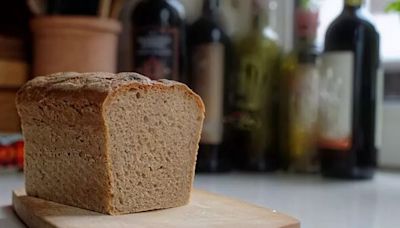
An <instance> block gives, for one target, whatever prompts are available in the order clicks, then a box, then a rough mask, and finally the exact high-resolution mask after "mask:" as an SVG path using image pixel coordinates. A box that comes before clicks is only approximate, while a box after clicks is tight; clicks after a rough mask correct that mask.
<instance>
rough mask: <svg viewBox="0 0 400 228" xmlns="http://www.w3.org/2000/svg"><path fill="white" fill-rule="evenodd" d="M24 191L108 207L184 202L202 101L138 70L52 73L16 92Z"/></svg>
mask: <svg viewBox="0 0 400 228" xmlns="http://www.w3.org/2000/svg"><path fill="white" fill-rule="evenodd" d="M17 109H18V113H19V115H20V117H21V122H22V131H23V135H24V138H25V151H26V156H25V157H26V160H25V182H26V183H25V185H26V191H27V194H28V195H30V196H34V197H39V198H42V199H46V200H51V201H54V202H58V203H62V204H66V205H71V206H76V207H80V208H85V209H89V210H93V211H98V212H102V213H107V214H113V215H115V214H125V213H132V212H140V211H147V210H154V209H162V208H170V207H177V206H182V205H185V204H187V203H188V201H189V198H190V191H191V188H192V182H193V176H194V168H195V162H196V155H197V149H198V143H199V139H200V133H201V128H202V123H203V119H204V105H203V103H202V101H201V99H200V97H199V96H197V95H196V94H195V93H193V92H192V91H191V90H190V89H189V88H188V87H187V86H185V85H184V84H181V83H178V82H173V81H168V80H160V81H151V80H150V79H148V78H146V77H144V76H141V75H138V74H135V73H120V74H111V73H83V74H80V73H58V74H55V75H50V76H46V77H37V78H35V79H33V80H31V81H30V82H28V83H27V84H25V85H24V86H23V87H22V88H21V90H20V91H19V92H18V94H17Z"/></svg>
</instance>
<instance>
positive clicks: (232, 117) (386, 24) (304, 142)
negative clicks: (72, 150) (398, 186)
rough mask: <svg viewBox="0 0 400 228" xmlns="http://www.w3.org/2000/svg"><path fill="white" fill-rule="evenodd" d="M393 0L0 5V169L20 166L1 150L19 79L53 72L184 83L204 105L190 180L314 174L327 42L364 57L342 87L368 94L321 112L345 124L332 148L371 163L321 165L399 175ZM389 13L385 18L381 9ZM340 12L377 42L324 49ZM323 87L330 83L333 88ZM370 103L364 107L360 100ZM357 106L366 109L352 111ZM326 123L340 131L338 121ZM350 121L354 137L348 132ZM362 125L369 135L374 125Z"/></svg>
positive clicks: (12, 138) (399, 32) (11, 123)
mask: <svg viewBox="0 0 400 228" xmlns="http://www.w3.org/2000/svg"><path fill="white" fill-rule="evenodd" d="M392 2H394V1H390V0H385V1H382V0H380V1H378V0H376V1H375V0H365V1H351V0H349V1H343V0H329V1H327V0H280V1H273V0H251V1H238V0H220V1H215V0H209V1H206V0H196V1H193V0H190V1H189V0H181V1H178V0H176V1H170V0H168V1H167V0H165V1H161V0H157V1H155V0H153V1H150V0H142V1H139V0H126V1H123V0H113V1H111V0H109V1H108V0H102V1H99V0H90V1H84V2H83V1H77V0H70V1H63V0H29V1H24V0H16V1H10V2H6V3H4V4H5V5H4V7H5V8H6V9H7V10H5V11H4V13H2V14H1V15H0V50H1V51H0V88H1V89H0V101H1V102H0V110H1V113H0V132H1V133H4V134H3V137H2V138H1V141H0V142H1V144H2V148H3V149H2V150H0V164H2V165H3V166H8V165H9V164H11V163H13V164H14V163H19V164H20V166H21V162H22V158H21V157H22V153H20V152H15V153H14V152H13V153H11V152H10V151H12V150H10V149H9V148H10V145H13V144H15V143H16V142H18V141H19V140H18V139H20V137H18V133H19V132H20V127H19V126H20V125H19V118H18V116H17V113H16V111H15V107H14V95H15V92H16V91H17V90H18V88H19V87H20V86H21V85H22V84H23V83H24V82H25V81H27V80H28V79H30V78H33V77H35V76H38V75H46V74H50V73H54V72H59V71H78V72H83V71H109V72H121V71H137V72H140V73H142V74H145V75H147V76H149V77H151V78H153V79H158V78H168V79H174V80H179V81H182V82H184V83H187V84H188V85H189V86H190V87H191V88H192V89H194V90H195V91H196V92H197V93H199V94H200V95H201V96H202V97H203V100H204V102H205V103H206V108H207V119H206V121H205V125H204V132H203V135H202V141H201V145H200V151H199V160H198V167H197V168H198V172H221V171H231V170H252V171H276V170H285V171H294V172H311V173H318V172H319V171H320V163H321V160H324V159H323V157H324V155H323V154H324V153H322V152H323V149H321V143H320V142H319V141H321V137H322V136H321V135H322V133H321V131H324V130H322V129H323V128H324V125H327V124H326V123H325V124H324V123H322V122H323V121H322V120H321V119H324V116H323V112H324V111H323V109H327V108H326V107H325V108H324V106H323V105H321V103H325V102H323V98H322V96H323V93H324V88H323V85H324V84H326V83H325V82H326V80H324V78H325V77H324V69H327V68H329V67H332V66H328V67H327V66H326V64H324V62H325V63H326V61H324V59H326V58H324V56H326V55H329V51H330V50H328V49H329V47H327V46H329V45H330V46H335V45H336V49H335V48H333V50H331V51H336V52H337V51H342V52H343V51H345V49H346V50H351V52H354V53H356V55H358V54H357V53H359V54H360V55H364V57H363V58H360V59H359V61H358V62H357V61H356V62H357V63H354V67H353V68H355V69H353V71H354V72H352V75H351V77H354V78H358V77H360V79H356V80H353V79H352V81H350V82H345V84H348V86H347V87H349V86H351V85H352V86H353V87H354V88H356V87H359V86H361V88H364V89H365V91H367V90H369V91H372V92H370V93H368V91H367V92H366V93H365V94H362V93H363V92H360V93H359V94H357V92H354V93H353V94H348V95H347V96H348V97H346V98H343V97H341V98H340V99H345V100H347V101H350V103H351V104H350V106H351V108H350V109H351V110H349V107H347V111H342V113H341V114H338V113H336V114H334V112H333V111H332V110H331V109H330V110H328V111H327V112H329V113H331V114H330V115H331V116H335V115H336V116H337V117H333V118H342V120H343V118H344V119H345V120H343V121H347V122H348V123H347V125H348V126H347V128H349V126H350V125H352V124H353V126H352V129H351V131H352V133H351V134H353V135H355V136H353V137H351V138H352V144H353V147H351V148H350V147H349V148H347V149H346V148H344V149H341V150H343V151H344V150H348V151H349V152H347V154H355V155H351V156H353V157H354V156H356V157H357V156H359V155H358V154H359V153H360V154H367V153H370V154H372V155H370V156H369V157H366V158H365V159H364V160H369V161H367V162H366V163H365V164H361V163H360V164H357V161H355V160H357V159H356V158H349V157H348V158H343V159H341V158H328V160H332V159H339V160H340V159H341V160H346V159H347V160H349V161H350V160H352V161H350V162H348V164H342V165H344V166H348V167H349V166H363V167H365V166H368V167H374V166H375V165H376V164H378V166H379V167H382V168H398V167H400V153H398V152H397V147H398V146H399V145H400V144H399V142H398V140H397V129H399V127H400V119H399V117H398V116H399V114H400V103H398V99H399V98H398V97H399V94H400V77H399V72H400V68H399V63H400V45H399V44H398V40H399V39H400V19H399V12H397V11H396V2H394V3H392ZM357 4H358V5H359V6H362V7H359V6H357ZM390 4H392V5H391V6H392V8H393V9H392V10H390V9H389V8H390V7H388V6H389V5H390ZM397 4H398V3H397ZM346 7H347V8H346ZM350 8H351V10H354V15H355V16H354V18H355V19H349V18H347V19H346V20H348V21H347V22H344V23H343V25H341V24H340V23H339V25H337V27H339V28H340V27H343V28H345V29H344V30H343V31H344V32H346V31H347V32H348V33H352V31H350V30H351V29H353V30H354V31H357V29H358V30H359V29H360V28H361V27H362V26H364V25H363V23H364V22H360V21H367V22H366V23H369V24H371V26H374V28H373V31H370V32H371V33H373V32H375V31H376V37H378V38H377V40H373V39H372V38H371V39H369V38H368V36H370V35H368V34H367V33H366V35H364V36H365V37H367V38H365V37H364V38H363V37H357V36H354V37H347V38H346V39H347V40H346V39H345V38H344V39H342V40H340V38H338V37H336V38H335V36H336V35H335V34H331V35H329V36H330V37H333V38H332V39H335V40H334V41H332V43H333V44H332V45H331V44H329V45H326V44H325V40H327V39H328V38H329V37H328V36H326V31H327V29H328V27H329V26H330V25H331V24H332V21H333V20H334V19H335V18H336V17H338V15H340V14H342V15H343V12H345V11H346V9H347V10H348V9H350ZM358 8H360V10H359V9H358ZM385 9H386V10H385ZM358 11H360V12H358ZM358 17H359V18H362V19H357V18H358ZM351 20H353V22H354V23H360V26H359V27H360V28H358V27H357V26H356V27H354V26H353V27H354V28H352V27H351V25H350V24H352V23H353V22H352V21H351ZM357 20H358V22H357ZM332 26H334V25H333V24H332ZM346 28H347V29H346ZM345 30H346V31H345ZM337 33H340V32H337ZM335 42H336V43H335ZM374 42H375V43H377V45H378V47H377V48H375V49H376V50H372V49H374V47H372V46H373V45H374ZM341 43H344V45H342V44H341ZM346 43H347V44H348V45H347V46H346ZM364 43H365V44H364ZM324 45H325V46H324ZM360 45H364V46H365V48H358V49H359V50H358V49H357V48H356V47H357V46H360ZM365 56H366V57H365ZM357 58H358V57H357V56H356V57H355V59H357ZM373 58H378V60H377V61H378V62H377V63H376V64H378V65H377V66H374V67H371V68H368V69H365V70H358V69H357V67H361V68H363V67H365V65H368V64H371V63H372V62H371V61H372V60H370V59H373ZM375 62H376V61H375ZM335 64H336V65H338V64H339V65H340V64H342V63H339V62H336V63H335ZM357 64H358V65H357ZM341 67H345V66H343V65H341ZM358 71H359V72H358ZM325 72H326V71H325ZM342 73H343V72H342ZM353 73H354V74H353ZM357 74H372V75H377V76H368V77H367V76H358V75H357ZM325 76H326V75H325ZM363 77H364V78H363ZM369 77H371V78H369ZM337 78H339V77H337ZM327 83H328V86H329V85H332V84H334V82H327ZM329 83H331V84H329ZM355 83H359V85H357V84H355ZM349 88H350V87H349ZM354 88H350V90H349V91H354ZM375 90H376V91H375ZM325 92H327V91H325ZM328 92H329V91H328ZM330 92H331V93H332V91H330ZM342 92H343V91H342ZM368 94H369V96H372V97H374V98H373V99H363V98H362V97H363V96H364V95H368ZM328 95H329V96H331V97H333V96H334V94H328ZM344 103H346V102H344ZM344 103H343V104H342V106H340V105H339V106H338V104H336V108H338V109H343V107H344V106H343V105H345V106H346V104H344ZM348 105H349V104H347V106H348ZM362 106H363V107H364V106H371V107H372V106H374V107H373V108H366V109H359V108H357V107H362ZM330 107H334V106H332V105H331V106H330ZM340 107H341V108H340ZM328 109H329V108H328ZM344 109H346V108H344ZM358 109H359V111H357V110H358ZM346 112H347V113H346ZM359 112H360V113H359ZM361 112H362V113H361ZM343 113H344V114H343ZM368 113H370V114H368ZM340 115H342V116H340ZM343 115H344V116H345V117H343ZM349 117H350V118H349ZM330 121H331V122H332V121H333V122H336V123H339V122H340V121H339V120H338V119H336V120H334V119H331V120H330ZM338 121H339V122H338ZM343 121H342V122H343ZM363 121H364V122H365V123H366V124H364V125H365V127H363V126H362V125H363V124H362V122H363ZM325 122H326V121H325ZM357 122H358V123H359V125H360V126H358V128H359V129H355V128H356V127H357V126H355V125H357ZM367 122H368V123H367ZM372 124H374V125H376V126H373V127H372ZM339 125H340V123H339ZM367 125H368V126H367ZM325 127H326V126H325ZM327 128H329V126H327ZM331 128H332V127H330V129H331ZM339 130H340V129H339ZM342 130H343V129H342ZM371 131H373V132H371ZM10 133H11V134H10ZM331 133H332V132H331ZM364 134H367V135H368V134H369V135H372V136H369V137H370V138H368V137H366V138H365V137H364V136H360V137H361V138H362V139H361V138H360V137H359V136H357V135H364ZM357 137H358V138H360V139H357ZM363 137H364V138H363ZM336 138H337V137H336ZM372 141H376V142H378V143H375V142H372ZM360 143H361V144H365V145H367V144H368V145H369V144H371V146H372V147H374V148H373V149H371V148H370V147H371V146H367V147H368V148H367V147H365V148H362V147H360V148H355V145H356V144H360ZM18 145H19V144H18ZM14 147H15V146H13V147H12V148H14ZM18 148H19V149H20V148H22V147H21V146H19V147H18ZM330 149H332V148H330ZM363 150H364V151H370V152H362V151H363ZM372 150H373V152H371V151H372ZM360 151H361V152H360ZM373 154H378V156H376V155H373ZM351 156H350V157H351ZM11 160H12V161H11ZM325 160H326V159H325ZM358 160H362V159H358ZM329 162H330V161H329ZM331 163H332V162H331ZM350 163H352V164H350ZM21 167H22V166H21Z"/></svg>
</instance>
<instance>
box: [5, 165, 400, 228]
mask: <svg viewBox="0 0 400 228" xmlns="http://www.w3.org/2000/svg"><path fill="white" fill-rule="evenodd" d="M21 186H23V175H22V174H21V173H15V172H0V227H12V228H13V227H23V225H22V223H20V222H19V221H18V219H17V218H16V217H15V215H13V213H12V209H11V207H9V205H10V204H11V190H12V189H15V188H18V187H21ZM194 186H195V187H196V188H198V189H203V190H207V191H210V192H214V193H219V194H223V195H227V196H230V197H234V198H238V199H241V200H243V201H247V202H250V203H254V204H257V205H260V206H263V207H268V208H271V209H276V210H278V211H281V212H284V213H286V214H289V215H291V216H294V217H296V218H298V219H299V220H300V221H301V225H302V227H305V228H308V227H310V228H313V227H315V228H322V227H323V228H330V227H335V228H336V227H342V228H346V227H349V228H350V227H351V228H358V227H359V228H369V227H371V228H381V227H400V216H399V215H398V214H399V211H400V172H397V173H396V172H387V171H380V172H378V173H377V175H376V176H375V178H374V179H373V180H370V181H356V182H353V181H339V180H327V179H323V178H321V177H320V176H318V175H292V174H283V173H282V174H281V173H278V174H276V173H275V174H264V173H229V174H198V175H196V178H195V184H194Z"/></svg>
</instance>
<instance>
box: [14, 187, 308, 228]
mask: <svg viewBox="0 0 400 228" xmlns="http://www.w3.org/2000/svg"><path fill="white" fill-rule="evenodd" d="M193 193H195V194H196V195H203V196H207V197H217V198H219V199H220V200H224V201H226V202H230V203H233V204H242V205H244V206H247V207H253V208H255V209H257V210H264V211H269V212H270V211H272V210H271V209H268V208H265V207H261V206H258V205H255V204H251V203H248V202H245V201H242V200H239V199H235V198H231V197H228V196H224V195H221V194H215V193H211V192H208V191H204V190H198V189H194V190H193V192H192V194H193ZM29 198H30V196H27V195H26V192H25V190H24V189H18V190H13V192H12V206H13V209H14V211H15V213H16V214H17V216H18V217H19V218H20V219H21V221H22V222H23V223H24V224H25V225H27V226H28V227H30V228H48V227H53V226H52V225H51V223H50V222H48V221H46V220H45V218H40V217H39V216H37V214H36V213H35V212H34V213H32V212H29V210H30V207H29V202H30V200H29ZM81 210H84V209H81ZM85 211H86V210H85ZM92 213H96V214H97V212H92ZM274 213H276V214H277V215H279V216H280V217H281V218H285V220H287V221H288V224H286V225H284V226H281V227H280V228H300V221H299V220H298V219H296V218H294V217H291V216H289V215H286V214H284V213H281V212H274Z"/></svg>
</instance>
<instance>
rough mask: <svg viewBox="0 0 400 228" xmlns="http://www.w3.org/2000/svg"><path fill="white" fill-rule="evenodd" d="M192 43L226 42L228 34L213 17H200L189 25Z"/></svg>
mask: <svg viewBox="0 0 400 228" xmlns="http://www.w3.org/2000/svg"><path fill="white" fill-rule="evenodd" d="M189 36H190V39H191V42H192V43H205V42H224V40H225V39H227V36H226V34H225V32H224V30H223V29H222V27H221V26H220V24H219V23H218V22H217V21H216V20H213V19H210V18H207V17H200V18H199V19H198V20H197V21H195V22H194V23H193V24H192V25H191V26H190V27H189Z"/></svg>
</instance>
